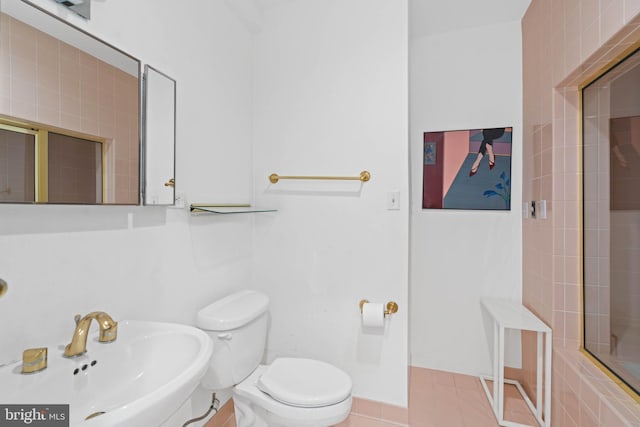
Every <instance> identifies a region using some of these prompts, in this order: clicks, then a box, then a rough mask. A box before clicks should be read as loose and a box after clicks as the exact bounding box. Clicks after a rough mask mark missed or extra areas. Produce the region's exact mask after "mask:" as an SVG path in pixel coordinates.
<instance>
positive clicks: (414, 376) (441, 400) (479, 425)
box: [207, 367, 537, 427]
mask: <svg viewBox="0 0 640 427" xmlns="http://www.w3.org/2000/svg"><path fill="white" fill-rule="evenodd" d="M409 383H410V391H409V411H408V419H409V426H411V427H497V426H498V423H497V422H496V420H495V418H494V416H493V413H492V411H491V407H490V406H489V402H488V400H487V397H486V395H485V393H484V390H483V389H482V384H481V383H480V380H479V379H478V378H477V377H472V376H469V375H459V374H452V373H449V372H442V371H435V370H431V369H424V368H415V367H412V368H411V375H410V378H409ZM489 387H491V383H489ZM220 415H222V414H220ZM225 416H226V415H225ZM505 419H507V420H509V421H514V422H518V423H523V424H529V425H537V424H536V421H535V418H534V417H533V415H532V414H531V412H529V409H528V408H527V405H526V404H525V402H524V400H522V398H521V397H520V395H519V394H518V391H517V390H516V388H515V387H514V386H510V385H507V386H505ZM217 421H218V422H219V423H220V424H218V423H216V424H218V425H221V426H222V427H236V423H235V420H234V418H233V414H231V415H228V419H226V420H217ZM207 425H208V426H209V425H213V423H211V422H210V423H209V424H207ZM405 425H406V424H398V423H394V422H390V421H385V420H381V419H376V418H372V417H369V416H366V415H361V414H355V413H352V414H351V415H350V416H349V418H347V419H346V420H344V421H343V422H342V423H340V424H339V425H338V426H336V427H398V426H405Z"/></svg>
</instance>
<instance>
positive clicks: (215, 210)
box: [189, 204, 277, 215]
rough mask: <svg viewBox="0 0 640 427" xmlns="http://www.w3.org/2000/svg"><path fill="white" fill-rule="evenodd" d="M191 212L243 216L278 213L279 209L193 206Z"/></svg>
mask: <svg viewBox="0 0 640 427" xmlns="http://www.w3.org/2000/svg"><path fill="white" fill-rule="evenodd" d="M189 211H190V212H191V213H193V214H207V213H208V214H219V215H228V214H243V213H260V212H277V209H266V208H264V209H263V208H256V207H253V206H251V205H240V204H238V205H234V204H192V205H190V206H189Z"/></svg>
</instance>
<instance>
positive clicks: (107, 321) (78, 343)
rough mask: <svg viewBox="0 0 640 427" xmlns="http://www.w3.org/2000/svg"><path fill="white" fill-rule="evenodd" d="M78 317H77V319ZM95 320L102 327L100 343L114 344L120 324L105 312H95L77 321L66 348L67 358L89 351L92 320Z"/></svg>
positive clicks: (65, 354)
mask: <svg viewBox="0 0 640 427" xmlns="http://www.w3.org/2000/svg"><path fill="white" fill-rule="evenodd" d="M77 317H78V316H76V319H77ZM93 319H95V320H96V322H98V326H99V327H100V335H99V337H98V341H100V342H112V341H115V339H116V338H117V336H118V322H116V321H114V320H113V319H112V318H111V316H109V315H108V314H107V313H105V312H103V311H94V312H92V313H89V314H87V315H86V316H84V317H83V318H82V319H80V320H79V321H77V323H76V329H75V330H74V331H73V337H72V338H71V342H70V343H69V344H67V346H66V347H65V348H64V356H65V357H73V356H79V355H81V354H83V353H84V352H86V351H87V335H88V333H89V327H90V326H91V320H93Z"/></svg>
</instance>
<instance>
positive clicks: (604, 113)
mask: <svg viewBox="0 0 640 427" xmlns="http://www.w3.org/2000/svg"><path fill="white" fill-rule="evenodd" d="M582 115H583V117H582V125H583V128H582V132H583V204H584V205H583V224H582V226H583V242H584V248H583V257H584V260H583V261H584V262H583V265H584V272H583V281H584V288H583V296H584V304H583V314H584V336H583V345H584V348H585V350H587V351H588V352H589V353H591V354H592V355H593V356H594V357H595V358H596V359H598V360H599V361H600V362H601V363H603V364H604V365H606V367H607V368H609V370H610V371H611V372H612V373H614V374H615V375H616V376H617V377H618V378H620V379H621V380H622V381H623V382H624V383H626V385H627V386H629V387H631V388H632V389H633V390H634V391H635V392H636V393H638V391H639V390H640V53H638V51H636V52H635V53H634V54H631V55H629V56H628V57H627V58H625V59H624V60H623V61H621V62H620V63H618V65H616V66H615V67H613V68H612V69H610V70H609V71H607V72H606V73H605V74H603V75H602V76H601V77H599V78H598V79H597V80H595V81H594V82H593V83H591V84H590V85H588V86H587V87H585V88H584V89H583V91H582Z"/></svg>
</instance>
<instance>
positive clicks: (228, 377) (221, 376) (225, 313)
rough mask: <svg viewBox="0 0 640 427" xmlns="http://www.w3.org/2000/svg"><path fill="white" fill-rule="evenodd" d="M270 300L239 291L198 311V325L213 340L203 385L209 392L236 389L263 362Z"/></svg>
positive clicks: (259, 295) (256, 294)
mask: <svg viewBox="0 0 640 427" xmlns="http://www.w3.org/2000/svg"><path fill="white" fill-rule="evenodd" d="M268 307H269V298H268V297H267V296H266V295H264V294H261V293H260V292H256V291H248V290H245V291H240V292H236V293H234V294H231V295H228V296H226V297H224V298H222V299H221V300H218V301H216V302H214V303H213V304H210V305H208V306H207V307H205V308H203V309H202V310H200V311H199V312H198V317H197V320H196V323H197V326H198V327H199V328H200V329H203V330H204V331H205V332H207V333H208V334H209V336H210V337H211V340H212V341H213V355H212V356H211V362H210V364H209V368H208V369H207V373H206V374H205V376H204V378H203V379H202V381H201V382H202V385H203V386H204V387H205V388H206V389H209V390H212V391H216V390H223V389H226V388H230V387H233V386H234V385H236V384H238V383H240V382H241V381H242V380H244V379H245V378H246V377H248V376H249V374H251V373H252V372H253V371H254V370H255V369H256V368H257V367H258V365H259V364H260V362H261V361H262V356H263V354H264V350H265V344H266V340H267V322H268V314H267V309H268Z"/></svg>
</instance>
